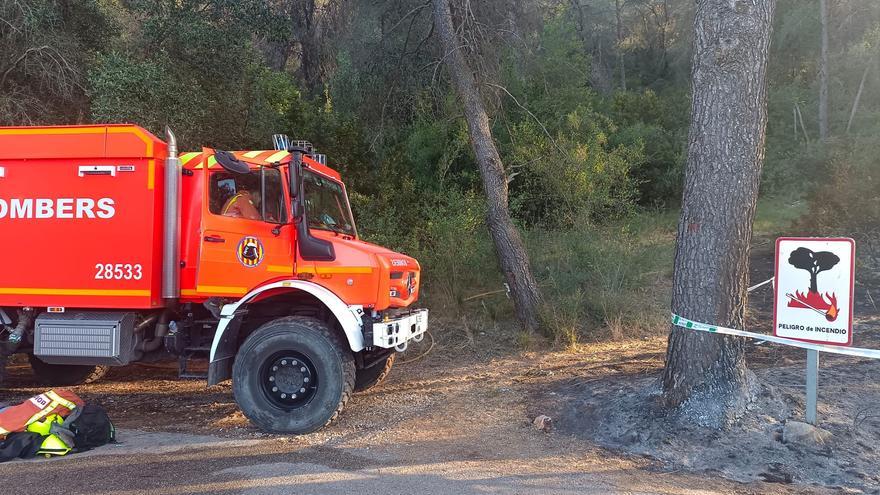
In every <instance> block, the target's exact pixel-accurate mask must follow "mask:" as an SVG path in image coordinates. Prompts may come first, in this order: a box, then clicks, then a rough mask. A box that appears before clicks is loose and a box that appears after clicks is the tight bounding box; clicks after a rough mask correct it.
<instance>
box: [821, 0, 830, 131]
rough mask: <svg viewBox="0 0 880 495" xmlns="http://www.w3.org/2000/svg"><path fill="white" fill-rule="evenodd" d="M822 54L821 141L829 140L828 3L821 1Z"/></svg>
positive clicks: (825, 0)
mask: <svg viewBox="0 0 880 495" xmlns="http://www.w3.org/2000/svg"><path fill="white" fill-rule="evenodd" d="M819 18H820V20H821V23H822V36H821V37H822V54H821V56H820V60H819V139H820V140H821V141H825V140H826V139H828V1H827V0H819Z"/></svg>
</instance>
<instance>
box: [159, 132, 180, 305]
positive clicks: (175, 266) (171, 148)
mask: <svg viewBox="0 0 880 495" xmlns="http://www.w3.org/2000/svg"><path fill="white" fill-rule="evenodd" d="M165 137H166V139H167V141H168V157H167V158H166V159H165V208H164V212H165V213H164V215H163V222H162V224H163V233H162V299H165V300H166V303H172V302H173V301H175V300H177V299H178V298H179V297H180V175H181V169H180V158H178V157H177V138H176V137H175V136H174V133H173V132H171V128H170V127H165Z"/></svg>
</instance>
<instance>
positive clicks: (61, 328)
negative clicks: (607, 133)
mask: <svg viewBox="0 0 880 495" xmlns="http://www.w3.org/2000/svg"><path fill="white" fill-rule="evenodd" d="M275 141H276V146H275V148H276V149H273V150H266V151H224V150H217V149H211V148H203V149H202V150H201V151H196V152H187V153H178V150H177V145H176V139H175V137H174V134H173V133H172V132H171V131H170V130H167V131H166V141H162V140H160V139H158V138H156V137H155V136H153V135H152V134H150V133H149V132H148V131H146V130H144V129H142V128H139V127H137V126H133V125H103V126H61V127H10V128H0V229H2V232H4V234H5V237H6V239H7V240H8V241H9V242H8V244H7V246H8V248H7V249H8V251H7V252H6V253H5V256H4V257H3V261H0V368H2V365H3V362H4V361H5V360H6V358H7V357H8V356H10V355H12V354H14V353H26V354H27V355H28V357H29V360H30V362H31V366H32V368H33V370H34V372H35V374H36V376H37V377H38V378H39V379H41V380H42V381H44V382H46V383H49V384H52V385H72V384H78V383H85V382H88V381H92V380H95V379H97V378H100V376H102V375H103V374H104V373H106V371H107V370H108V369H109V367H110V366H123V365H127V364H129V363H133V362H137V361H144V360H155V359H158V358H160V357H161V356H163V355H167V354H168V353H170V354H172V355H175V356H177V357H178V362H179V368H180V376H181V377H183V378H196V377H198V378H202V377H203V378H206V379H207V382H208V385H214V384H217V383H219V382H221V381H224V380H227V379H232V385H233V393H234V396H235V399H236V402H237V403H238V404H239V406H240V408H241V409H242V412H243V413H244V414H245V415H246V416H247V417H248V418H249V419H250V420H251V421H252V422H253V423H254V424H255V425H257V426H258V427H260V428H262V429H264V430H266V431H270V432H283V433H308V432H311V431H315V430H317V429H319V428H321V427H323V426H325V425H327V424H329V423H330V422H331V421H332V420H333V419H334V418H336V417H337V415H338V414H339V412H340V411H341V410H342V408H343V406H344V405H345V403H346V401H347V400H348V398H349V397H350V396H351V394H352V393H353V392H354V391H357V390H363V389H366V388H369V387H371V386H373V385H375V384H377V383H378V382H380V381H381V380H382V379H383V378H384V377H385V376H386V375H387V373H388V371H389V370H390V368H391V365H392V364H393V362H394V356H395V352H396V351H402V350H404V349H405V348H406V346H407V345H408V344H409V342H410V341H419V340H421V338H422V337H423V335H424V332H425V331H426V328H427V317H428V313H427V310H424V309H411V306H412V304H414V303H415V302H416V300H417V299H418V295H419V283H420V271H421V270H420V266H419V264H418V262H417V261H416V260H415V259H413V258H411V257H408V256H405V255H403V254H400V253H395V252H393V251H391V250H388V249H385V248H383V247H380V246H377V245H374V244H370V243H367V242H365V241H363V240H361V239H360V238H359V236H358V232H357V229H356V226H355V223H354V219H353V216H352V212H351V208H350V205H349V202H348V196H347V192H346V188H345V184H344V183H343V182H342V180H341V177H340V175H339V173H338V172H336V171H335V170H333V169H332V168H330V167H328V166H327V165H326V158H325V157H324V156H323V155H320V154H318V153H316V152H315V150H314V149H313V147H312V146H311V145H310V144H308V143H307V142H302V141H297V142H292V143H291V142H290V141H289V140H287V139H286V137H283V136H276V139H275ZM194 358H207V360H208V368H207V373H205V372H204V370H202V372H201V373H197V372H194V371H193V369H192V368H193V366H192V363H193V361H194Z"/></svg>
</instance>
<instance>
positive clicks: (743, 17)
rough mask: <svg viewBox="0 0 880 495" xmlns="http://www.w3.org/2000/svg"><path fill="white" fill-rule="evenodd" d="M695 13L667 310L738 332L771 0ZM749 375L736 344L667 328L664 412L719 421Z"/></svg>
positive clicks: (713, 1) (708, 6) (709, 5)
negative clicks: (695, 412)
mask: <svg viewBox="0 0 880 495" xmlns="http://www.w3.org/2000/svg"><path fill="white" fill-rule="evenodd" d="M696 4H697V5H696V13H695V18H694V30H695V35H694V51H693V53H694V55H693V68H692V71H691V75H692V81H693V88H692V93H693V96H692V105H691V128H690V135H689V138H688V154H687V170H686V173H685V188H684V198H683V204H682V211H681V218H680V220H679V225H678V238H677V247H676V254H675V271H674V275H673V294H672V311H673V312H674V313H675V314H678V315H681V316H684V317H685V318H689V319H692V320H695V321H700V322H704V323H711V324H716V325H723V326H729V327H733V328H743V326H744V316H745V307H746V298H747V293H746V287H747V282H748V268H749V244H750V242H751V237H752V221H753V219H754V214H755V203H756V200H757V197H758V186H759V182H760V176H761V167H762V164H763V160H764V138H765V130H766V125H767V83H766V73H767V57H768V50H769V45H770V32H771V20H772V17H773V11H774V9H775V0H751V1H746V0H739V1H736V2H731V1H730V0H697V2H696ZM749 376H750V374H749V372H748V370H747V368H746V365H745V357H744V350H743V342H742V341H741V339H738V338H733V337H726V336H722V335H718V334H710V333H703V332H695V331H690V330H684V329H681V328H677V327H673V328H672V332H671V334H670V336H669V342H668V347H667V351H666V367H665V369H664V372H663V399H664V402H665V404H666V405H667V406H668V407H677V406H680V405H682V404H683V403H684V402H685V401H688V402H689V404H692V403H699V402H700V401H701V399H705V400H704V401H702V403H703V404H704V405H705V404H708V405H709V406H708V407H722V409H723V410H722V411H720V412H721V413H722V414H723V413H725V412H726V411H727V410H729V407H728V406H730V405H731V404H732V402H731V401H737V400H739V401H740V403H741V402H742V401H741V399H742V398H743V393H744V392H746V391H747V388H746V387H747V386H748V384H749V382H750V378H749ZM719 404H725V405H724V406H718V405H719ZM717 419H719V420H721V421H723V420H724V418H717Z"/></svg>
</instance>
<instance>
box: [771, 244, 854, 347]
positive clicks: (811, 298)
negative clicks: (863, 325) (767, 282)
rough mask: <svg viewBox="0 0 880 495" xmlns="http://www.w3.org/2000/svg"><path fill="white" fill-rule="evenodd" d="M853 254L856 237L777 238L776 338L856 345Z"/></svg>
mask: <svg viewBox="0 0 880 495" xmlns="http://www.w3.org/2000/svg"><path fill="white" fill-rule="evenodd" d="M854 255H855V243H854V242H853V240H852V239H838V238H834V239H823V238H780V239H778V240H777V241H776V284H775V286H776V293H775V299H776V301H775V312H774V325H773V326H774V334H775V335H777V336H779V337H787V338H791V339H797V340H805V341H808V342H817V343H822V344H834V345H850V344H852V293H853V259H854Z"/></svg>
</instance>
